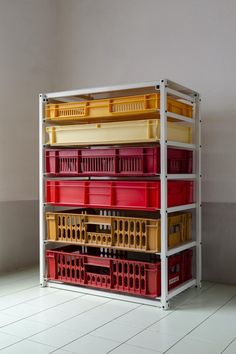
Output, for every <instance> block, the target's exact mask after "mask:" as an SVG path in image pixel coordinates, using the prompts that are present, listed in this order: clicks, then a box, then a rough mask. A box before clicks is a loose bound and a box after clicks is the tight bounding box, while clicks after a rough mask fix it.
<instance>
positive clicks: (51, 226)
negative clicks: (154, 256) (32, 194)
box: [46, 212, 192, 252]
mask: <svg viewBox="0 0 236 354" xmlns="http://www.w3.org/2000/svg"><path fill="white" fill-rule="evenodd" d="M46 219H47V239H48V240H50V241H54V242H62V243H70V244H79V245H87V246H94V247H112V248H116V249H124V250H133V251H142V252H160V250H161V231H160V230H161V228H160V219H147V218H134V217H123V216H104V215H91V214H86V213H84V214H77V213H65V212H58V213H53V212H48V213H47V214H46ZM191 225H192V215H191V213H183V214H174V215H171V216H169V217H168V246H169V247H174V246H176V245H177V244H181V243H183V242H186V241H188V240H190V239H191Z"/></svg>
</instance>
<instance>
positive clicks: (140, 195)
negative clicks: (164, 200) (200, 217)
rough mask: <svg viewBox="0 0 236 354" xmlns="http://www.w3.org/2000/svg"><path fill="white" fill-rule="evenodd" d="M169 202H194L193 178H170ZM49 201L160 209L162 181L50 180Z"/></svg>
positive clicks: (75, 204) (114, 207)
mask: <svg viewBox="0 0 236 354" xmlns="http://www.w3.org/2000/svg"><path fill="white" fill-rule="evenodd" d="M167 190H168V206H169V207H172V206H177V205H184V204H191V203H193V202H194V182H193V181H168V184H167ZM46 203H48V204H53V205H67V206H80V207H83V208H102V209H104V208H110V209H133V210H135V209H137V210H150V211H151V210H157V209H160V181H145V182H144V181H117V180H116V181H108V180H107V181H80V180H47V181H46Z"/></svg>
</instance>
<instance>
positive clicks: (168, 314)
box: [52, 283, 215, 354]
mask: <svg viewBox="0 0 236 354" xmlns="http://www.w3.org/2000/svg"><path fill="white" fill-rule="evenodd" d="M214 286H215V284H214V283H213V285H212V286H210V287H209V288H212V287H214ZM209 288H207V289H205V290H202V291H201V292H200V294H197V295H196V296H194V297H193V298H196V297H198V296H199V295H201V294H202V293H204V292H205V291H207V290H208V289H209ZM142 306H145V305H140V306H138V307H136V308H135V309H137V308H139V307H142ZM179 307H180V306H179ZM179 307H178V306H177V307H176V308H175V309H174V310H173V311H171V312H170V313H167V314H166V316H164V317H162V318H160V319H159V320H157V321H154V322H153V323H151V324H150V325H148V326H147V327H145V328H143V329H142V330H141V331H139V332H138V333H136V334H135V335H134V336H132V337H130V338H129V339H127V340H126V341H124V342H122V343H119V345H118V346H117V347H115V348H113V349H112V350H110V351H108V352H107V353H106V354H108V353H111V352H112V351H114V350H115V349H117V348H119V347H120V346H121V345H122V344H125V343H126V342H127V341H129V340H130V339H132V338H134V337H135V336H136V335H138V334H140V333H142V332H143V331H144V330H146V329H147V328H149V327H150V326H152V325H154V324H155V323H157V322H159V321H161V320H162V319H163V318H166V317H168V316H170V315H171V314H172V313H173V312H175V311H176V310H177V309H178V308H179ZM135 309H132V310H130V311H128V312H126V313H125V314H122V315H120V316H118V317H116V318H113V319H112V320H111V321H108V322H106V323H105V324H103V325H101V326H99V327H97V328H96V329H95V330H97V329H99V328H102V327H104V326H105V325H106V324H108V323H111V322H113V321H114V320H116V319H117V318H120V317H122V316H124V315H126V314H127V313H129V312H132V311H134V310H135ZM95 330H92V331H90V332H88V333H86V334H84V335H82V336H80V337H78V338H77V339H75V340H73V341H71V342H69V343H67V344H65V345H63V346H61V347H59V348H57V350H59V349H62V348H64V347H65V346H67V345H68V344H71V343H73V342H75V341H76V340H78V339H80V338H83V337H84V336H87V335H88V334H92V332H94V331H95ZM138 348H141V347H138ZM54 352H55V351H53V352H52V353H54Z"/></svg>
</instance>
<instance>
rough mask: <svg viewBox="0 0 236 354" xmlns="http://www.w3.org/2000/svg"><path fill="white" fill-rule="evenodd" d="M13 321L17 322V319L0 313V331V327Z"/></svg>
mask: <svg viewBox="0 0 236 354" xmlns="http://www.w3.org/2000/svg"><path fill="white" fill-rule="evenodd" d="M15 321H17V318H15V317H14V316H10V315H6V314H4V313H2V312H0V330H1V327H4V326H7V325H8V324H10V323H13V322H15Z"/></svg>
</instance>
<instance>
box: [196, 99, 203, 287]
mask: <svg viewBox="0 0 236 354" xmlns="http://www.w3.org/2000/svg"><path fill="white" fill-rule="evenodd" d="M200 100H201V99H200V97H199V95H196V101H195V119H196V124H195V143H196V161H195V166H196V177H197V178H196V187H195V191H196V203H197V208H196V280H197V286H198V287H201V281H202V199H201V179H202V168H201V150H202V142H201V123H202V120H201V114H200Z"/></svg>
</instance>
